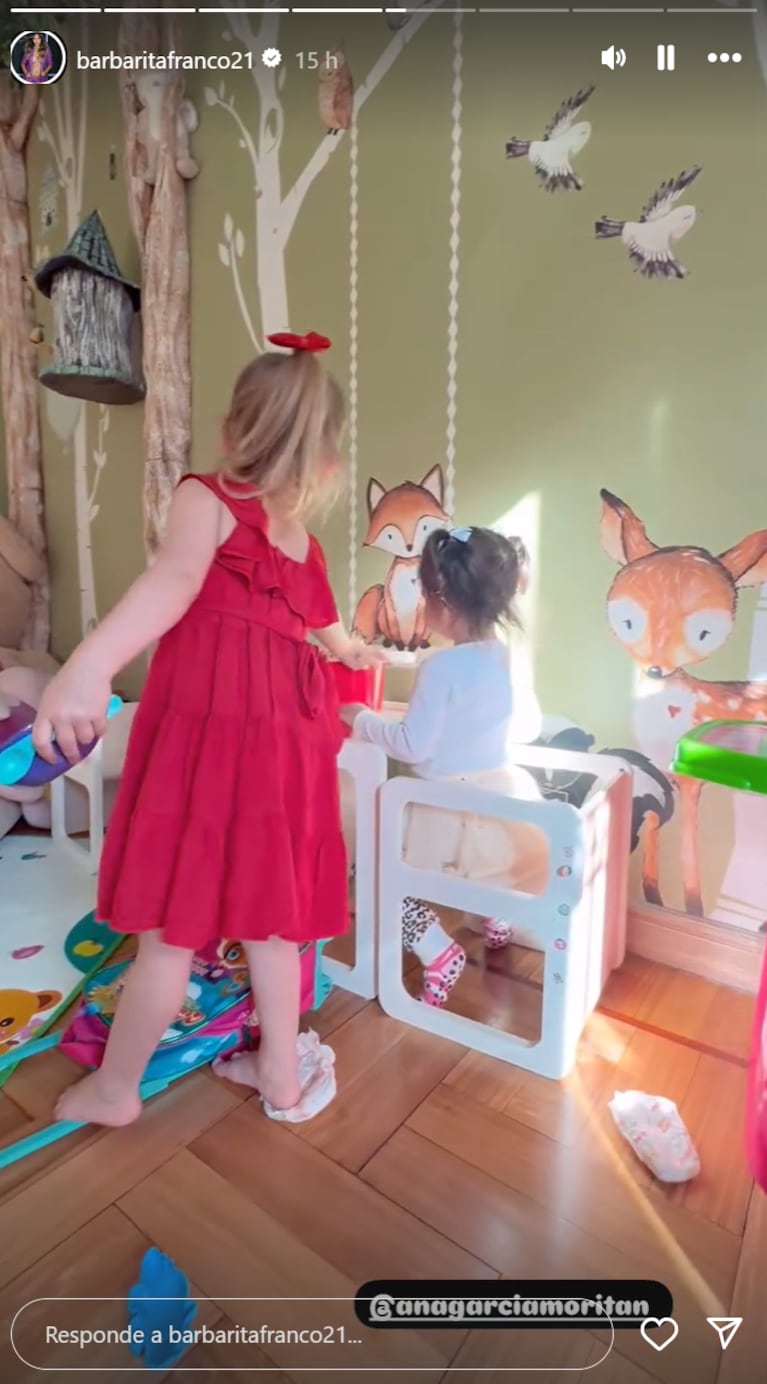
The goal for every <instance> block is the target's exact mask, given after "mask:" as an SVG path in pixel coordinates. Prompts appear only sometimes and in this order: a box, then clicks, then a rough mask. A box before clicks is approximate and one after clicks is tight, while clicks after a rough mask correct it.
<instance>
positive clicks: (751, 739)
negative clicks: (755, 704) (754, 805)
mask: <svg viewBox="0 0 767 1384" xmlns="http://www.w3.org/2000/svg"><path fill="white" fill-rule="evenodd" d="M671 771H672V773H674V774H680V775H681V776H683V777H684V778H694V779H703V780H705V782H706V783H720V784H721V785H722V787H724V788H736V789H740V790H741V791H742V792H744V793H763V794H767V722H766V721H708V722H706V724H705V725H704V726H698V728H697V730H691V731H690V733H689V735H683V736H682V738H681V740H680V741H679V743H678V745H677V747H676V755H675V758H674V762H673V764H672V765H671Z"/></svg>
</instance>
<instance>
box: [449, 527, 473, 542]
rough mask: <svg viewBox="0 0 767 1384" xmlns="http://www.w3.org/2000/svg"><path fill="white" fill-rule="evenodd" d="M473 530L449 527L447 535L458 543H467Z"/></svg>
mask: <svg viewBox="0 0 767 1384" xmlns="http://www.w3.org/2000/svg"><path fill="white" fill-rule="evenodd" d="M473 532H474V530H473V529H451V530H450V535H449V536H450V538H454V539H455V540H456V541H457V542H458V543H468V541H469V539H470V538H471V535H472V533H473Z"/></svg>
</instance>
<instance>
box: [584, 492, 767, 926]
mask: <svg viewBox="0 0 767 1384" xmlns="http://www.w3.org/2000/svg"><path fill="white" fill-rule="evenodd" d="M600 495H601V499H602V520H601V539H602V546H603V548H604V550H605V552H606V553H607V555H608V556H609V557H611V558H612V560H613V561H614V562H616V563H617V564H618V566H619V568H620V571H619V572H618V574H617V576H616V577H615V578H614V580H613V583H612V585H611V587H610V590H609V591H608V593H607V619H608V622H609V625H610V628H611V630H612V632H613V634H614V635H615V637H616V639H617V640H618V641H619V642H620V643H621V644H622V645H623V647H624V648H625V650H626V652H627V653H628V654H629V655H630V656H631V658H632V659H633V660H634V662H635V663H637V664H638V665H639V667H640V669H641V671H642V674H643V676H642V679H641V682H640V685H639V688H638V690H637V692H636V694H635V700H634V735H635V739H636V743H637V745H638V747H639V749H640V750H642V751H643V752H644V753H645V754H646V755H647V756H648V758H649V759H650V760H652V761H653V763H655V764H657V765H658V767H659V768H660V769H662V770H664V771H666V770H667V769H668V767H669V765H670V764H671V762H672V760H673V757H674V750H675V746H676V743H677V741H678V740H679V738H680V736H682V735H685V734H686V733H687V732H688V731H690V730H692V729H693V727H695V726H700V725H702V724H703V723H704V722H706V721H715V720H718V719H720V718H721V719H724V720H726V719H729V720H742V721H758V720H767V683H763V682H708V681H705V680H704V679H702V678H696V677H693V676H692V675H691V674H690V673H688V672H686V671H685V669H686V668H687V667H689V666H691V665H694V664H696V663H702V662H703V661H704V660H705V659H707V658H710V656H711V655H712V654H714V653H716V651H717V650H718V649H721V648H722V645H723V644H725V643H726V641H727V639H728V638H729V636H730V634H731V633H732V630H733V628H734V625H735V616H736V613H737V605H738V591H739V590H740V588H741V587H743V586H761V585H762V583H763V582H767V529H760V530H759V531H758V532H757V533H751V534H749V535H748V537H747V538H743V539H741V541H740V542H739V543H736V544H735V545H734V546H733V547H732V548H728V549H727V551H726V552H723V553H720V554H719V555H718V556H716V557H715V556H714V555H713V554H712V553H710V552H708V551H707V550H706V549H705V548H694V547H668V548H659V547H658V546H657V545H656V544H655V543H653V542H652V540H651V539H650V538H648V536H647V531H646V529H645V527H644V524H643V523H642V522H641V520H640V519H638V518H637V516H636V514H634V512H633V510H632V509H630V508H629V506H628V505H627V504H626V503H625V502H624V501H623V500H619V499H618V497H617V496H616V495H612V494H611V493H610V491H609V490H602V491H601V492H600ZM676 787H677V790H678V793H679V804H680V812H681V819H682V882H683V887H684V903H685V908H686V910H687V912H688V913H691V914H694V915H695V916H697V917H701V916H702V914H703V904H702V900H701V891H700V861H699V854H698V804H699V801H700V794H701V789H702V784H701V783H699V782H696V781H695V780H694V779H686V778H679V779H677V780H676ZM660 828H661V821H660V818H659V817H658V816H657V815H656V814H652V813H650V814H648V816H647V818H646V819H645V831H644V840H643V858H642V887H643V891H644V896H645V899H646V900H647V902H648V903H653V904H659V905H661V906H662V904H663V899H662V897H661V893H660V889H659V886H658V857H659V851H658V846H659V835H660Z"/></svg>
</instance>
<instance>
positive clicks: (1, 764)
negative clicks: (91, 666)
mask: <svg viewBox="0 0 767 1384" xmlns="http://www.w3.org/2000/svg"><path fill="white" fill-rule="evenodd" d="M121 709H122V699H121V698H120V697H117V696H115V697H110V699H109V706H108V707H107V717H112V716H116V715H117V713H118V711H120V710H121ZM36 718H37V712H36V711H35V709H34V707H31V706H28V705H27V703H26V702H18V703H17V704H16V706H14V707H12V708H11V713H10V716H7V717H6V719H5V720H4V721H0V788H42V787H43V786H44V785H45V784H46V783H52V782H53V780H54V779H56V778H59V776H60V775H61V774H65V773H66V772H67V770H68V769H71V768H72V765H71V764H70V762H69V760H68V759H67V758H66V756H65V755H63V754H62V753H61V750H59V749H57V748H56V746H55V745H54V749H55V751H56V761H55V763H54V764H49V763H48V761H47V759H41V758H40V755H39V754H38V753H37V751H36V750H35V747H34V745H33V744H32V727H33V726H34V724H35V720H36ZM97 744H98V741H97V740H92V741H91V743H90V745H80V746H79V747H78V748H79V750H80V758H81V759H86V758H87V756H88V755H89V754H91V753H92V751H93V750H95V748H96V745H97Z"/></svg>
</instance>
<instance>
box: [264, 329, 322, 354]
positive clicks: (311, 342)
mask: <svg viewBox="0 0 767 1384" xmlns="http://www.w3.org/2000/svg"><path fill="white" fill-rule="evenodd" d="M266 339H267V341H269V342H271V344H272V346H284V347H285V349H286V350H288V351H310V352H312V354H314V353H315V352H317V351H327V350H328V349H329V347H330V338H329V337H327V336H320V335H319V333H318V332H307V333H306V336H296V334H295V332H275V333H274V334H273V335H272V336H268V337H267V338H266Z"/></svg>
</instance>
